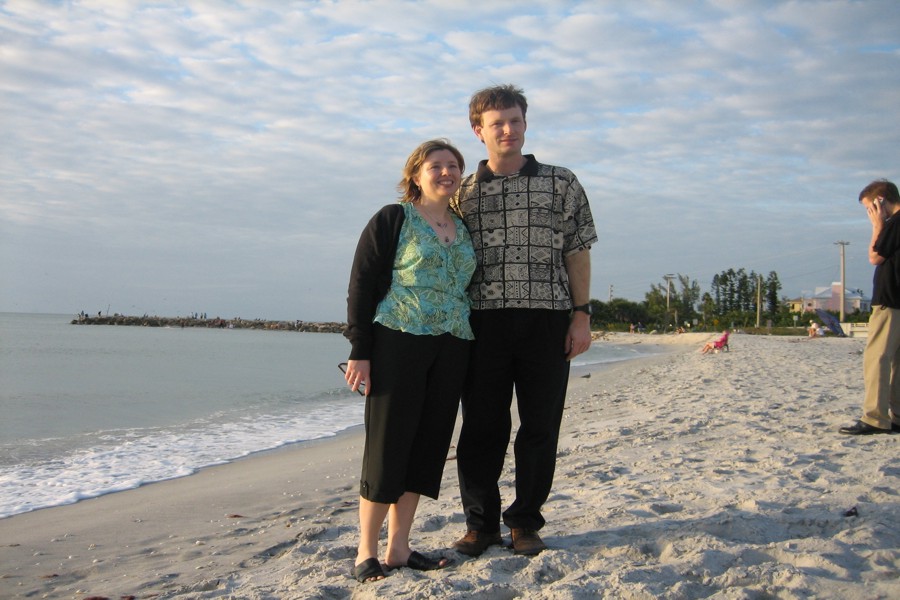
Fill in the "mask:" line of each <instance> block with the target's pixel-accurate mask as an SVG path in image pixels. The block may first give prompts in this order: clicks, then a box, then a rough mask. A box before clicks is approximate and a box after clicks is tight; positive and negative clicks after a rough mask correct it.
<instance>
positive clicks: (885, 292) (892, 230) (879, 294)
mask: <svg viewBox="0 0 900 600" xmlns="http://www.w3.org/2000/svg"><path fill="white" fill-rule="evenodd" d="M874 248H875V251H876V252H877V253H878V254H879V255H880V256H883V257H884V259H885V260H884V262H883V263H881V264H880V265H877V266H876V267H875V276H874V286H873V290H872V305H873V306H887V307H888V308H900V216H897V215H894V216H892V217H891V218H889V219H888V220H887V221H886V222H885V224H884V229H882V230H881V235H879V236H878V239H877V240H875V246H874Z"/></svg>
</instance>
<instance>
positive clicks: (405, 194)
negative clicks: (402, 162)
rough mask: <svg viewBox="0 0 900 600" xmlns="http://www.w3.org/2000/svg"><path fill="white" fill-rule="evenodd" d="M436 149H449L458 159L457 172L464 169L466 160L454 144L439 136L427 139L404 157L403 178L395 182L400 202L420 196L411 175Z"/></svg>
mask: <svg viewBox="0 0 900 600" xmlns="http://www.w3.org/2000/svg"><path fill="white" fill-rule="evenodd" d="M436 150H449V151H450V152H452V153H453V155H454V156H455V157H456V160H457V161H459V172H460V173H462V172H463V171H465V170H466V161H465V160H464V159H463V155H462V152H460V151H459V150H457V149H456V146H454V145H453V144H451V143H450V141H449V140H446V139H444V138H439V139H436V140H428V141H427V142H424V143H422V144H419V147H418V148H416V149H415V150H413V151H412V154H410V155H409V158H407V159H406V166H404V167H403V179H401V180H400V182H399V183H398V184H397V191H398V192H400V202H418V200H419V198H420V197H421V196H422V190H421V189H420V188H419V186H418V185H416V182H415V181H413V177H415V176H416V175H418V174H419V169H421V168H422V165H423V164H425V161H426V160H427V159H428V155H429V154H431V153H432V152H434V151H436Z"/></svg>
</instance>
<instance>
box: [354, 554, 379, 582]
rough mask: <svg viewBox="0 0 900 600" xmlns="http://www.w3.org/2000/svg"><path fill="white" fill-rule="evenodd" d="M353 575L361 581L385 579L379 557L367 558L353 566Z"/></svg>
mask: <svg viewBox="0 0 900 600" xmlns="http://www.w3.org/2000/svg"><path fill="white" fill-rule="evenodd" d="M353 577H355V578H356V580H357V581H358V582H360V583H368V582H369V581H377V580H378V579H383V578H384V577H385V574H384V569H382V568H381V563H380V562H378V559H377V558H367V559H366V560H364V561H362V562H361V563H359V564H358V565H355V566H354V567H353Z"/></svg>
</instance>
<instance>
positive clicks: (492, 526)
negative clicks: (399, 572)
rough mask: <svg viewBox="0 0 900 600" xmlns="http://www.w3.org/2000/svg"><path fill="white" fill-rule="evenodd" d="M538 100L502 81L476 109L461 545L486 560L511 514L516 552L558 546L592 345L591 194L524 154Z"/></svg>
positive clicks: (465, 192) (461, 206) (460, 458)
mask: <svg viewBox="0 0 900 600" xmlns="http://www.w3.org/2000/svg"><path fill="white" fill-rule="evenodd" d="M527 108H528V103H527V101H526V99H525V95H524V94H523V92H522V90H521V89H519V88H517V87H515V86H513V85H499V86H495V87H490V88H487V89H483V90H481V91H479V92H476V93H475V94H474V95H473V96H472V98H471V101H470V103H469V122H470V124H471V126H472V130H473V131H474V132H475V135H476V136H477V137H478V139H479V140H481V142H482V143H483V144H484V147H485V149H486V150H487V156H488V158H487V160H483V161H481V163H480V164H479V165H478V170H477V172H476V173H474V174H472V175H469V176H468V177H466V179H465V180H464V181H463V183H462V185H461V186H460V189H459V193H458V195H457V197H456V198H455V200H454V207H455V208H456V209H457V210H458V211H459V213H460V214H461V215H462V216H463V220H464V221H465V223H466V225H467V226H468V228H469V231H470V233H471V235H472V240H473V244H474V245H475V254H476V256H477V259H478V269H477V270H476V271H475V275H474V277H473V278H472V283H471V285H470V286H469V297H470V299H471V300H472V317H471V323H472V329H473V331H474V333H475V342H474V343H473V346H472V355H471V360H470V361H469V373H468V376H467V380H466V385H465V390H464V391H463V396H462V407H463V424H462V430H461V433H460V439H459V444H458V449H457V468H458V471H459V480H460V492H461V494H462V501H463V509H464V511H465V515H466V528H467V531H466V534H465V535H464V536H463V538H462V539H460V540H458V541H456V542H455V543H454V545H453V547H454V548H455V549H456V550H457V551H458V552H460V553H462V554H466V555H469V556H478V555H480V554H481V553H482V552H484V551H485V550H486V549H487V548H488V547H489V546H491V545H494V544H500V543H502V538H501V533H500V520H501V516H502V519H503V522H504V524H505V525H506V526H507V527H509V528H510V530H511V531H510V533H511V537H512V545H513V550H514V551H515V553H516V554H524V555H534V554H538V553H539V552H541V551H542V550H544V549H545V548H546V546H545V545H544V542H543V540H541V538H540V536H539V535H538V530H539V529H541V527H543V526H544V523H545V521H544V517H543V515H542V514H541V507H542V506H543V504H544V502H545V501H546V500H547V498H548V496H549V494H550V489H551V486H552V484H553V475H554V471H555V468H556V449H557V444H558V439H559V429H560V424H561V421H562V414H563V407H564V404H565V397H566V387H567V385H568V378H569V361H570V360H571V359H572V358H574V357H575V356H578V355H579V354H581V353H582V352H584V351H586V350H587V349H588V348H589V347H590V344H591V331H590V313H591V310H590V309H591V307H590V300H589V292H590V290H589V288H590V268H591V263H590V252H589V250H590V247H591V244H593V243H594V242H596V241H597V235H596V232H595V230H594V221H593V217H592V215H591V209H590V206H589V205H588V200H587V197H586V195H585V193H584V189H583V188H582V187H581V184H580V183H579V181H578V179H577V178H576V177H575V175H574V174H573V173H572V172H571V171H570V170H568V169H566V168H563V167H557V166H552V165H547V164H543V163H540V162H538V161H537V159H535V157H534V156H533V155H531V154H527V155H523V154H522V147H523V145H524V144H525V130H526V129H527V122H526V120H525V113H526V111H527ZM513 389H515V393H516V400H517V405H518V413H519V417H520V422H521V425H520V426H519V429H518V432H517V434H516V441H515V465H516V469H515V477H516V490H515V496H516V497H515V500H514V501H513V502H512V505H511V506H510V507H509V508H508V509H506V511H504V512H503V513H502V515H501V513H500V509H501V498H500V490H499V487H498V481H499V478H500V474H501V472H502V469H503V462H504V459H505V456H506V451H507V447H508V445H509V439H510V435H511V427H512V420H511V415H510V408H511V403H512V394H513Z"/></svg>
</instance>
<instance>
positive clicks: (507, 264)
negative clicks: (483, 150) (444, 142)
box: [453, 154, 597, 310]
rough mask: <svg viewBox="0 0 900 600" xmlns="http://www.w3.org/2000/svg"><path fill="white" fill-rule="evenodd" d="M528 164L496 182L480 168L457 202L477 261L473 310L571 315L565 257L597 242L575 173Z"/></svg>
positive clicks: (471, 292) (481, 165) (464, 184)
mask: <svg viewBox="0 0 900 600" xmlns="http://www.w3.org/2000/svg"><path fill="white" fill-rule="evenodd" d="M526 159H527V162H526V163H525V166H524V167H523V168H522V170H521V171H519V173H517V174H516V175H512V176H502V175H495V174H494V173H493V172H491V170H490V169H489V168H488V166H487V161H481V163H479V165H478V170H477V171H476V172H475V173H473V174H472V175H469V176H468V177H466V178H465V179H464V180H463V182H462V185H461V186H460V188H459V192H458V194H457V196H456V197H455V198H454V201H453V205H454V208H456V210H457V211H458V212H459V213H460V214H462V217H463V220H464V221H465V223H466V226H467V227H468V229H469V233H470V235H471V237H472V243H473V244H474V246H475V255H476V257H477V259H478V267H477V268H476V269H475V274H474V275H473V276H472V282H471V284H470V285H469V290H468V291H469V298H470V299H471V300H472V310H489V309H496V308H542V309H550V310H570V309H571V308H572V300H571V295H570V293H569V277H568V273H567V271H566V265H565V257H566V256H569V255H570V254H574V253H576V252H581V251H585V250H589V249H590V247H591V244H593V243H594V242H596V241H597V233H596V231H595V230H594V219H593V216H592V215H591V207H590V206H589V204H588V200H587V196H586V195H585V193H584V188H582V187H581V184H580V183H579V182H578V179H577V178H576V177H575V174H574V173H572V172H571V171H570V170H568V169H566V168H564V167H555V166H552V165H545V164H541V163H539V162H538V161H537V160H535V158H534V156H533V155H531V154H528V155H526Z"/></svg>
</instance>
